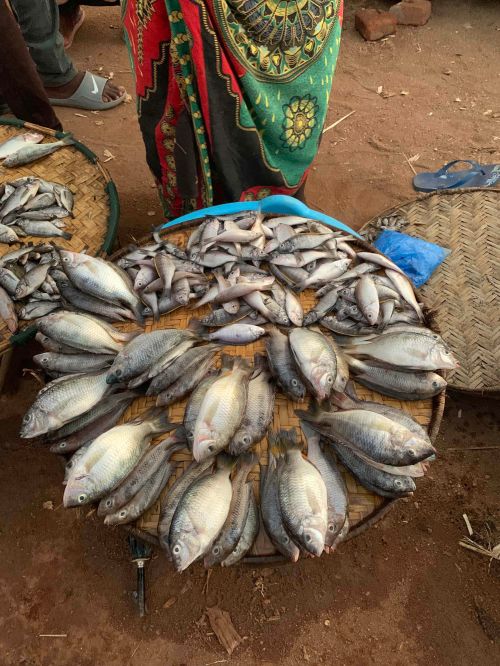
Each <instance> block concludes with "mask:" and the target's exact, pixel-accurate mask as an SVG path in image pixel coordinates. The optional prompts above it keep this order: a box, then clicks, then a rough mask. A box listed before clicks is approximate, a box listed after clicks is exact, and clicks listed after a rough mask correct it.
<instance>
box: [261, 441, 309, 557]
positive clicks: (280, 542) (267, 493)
mask: <svg viewBox="0 0 500 666" xmlns="http://www.w3.org/2000/svg"><path fill="white" fill-rule="evenodd" d="M268 456H269V460H268V464H267V467H264V466H262V465H261V467H260V510H261V514H262V522H263V524H264V528H265V530H266V534H267V535H268V537H269V539H270V540H271V542H272V544H273V545H274V547H275V548H276V549H277V550H278V551H279V552H280V553H281V554H282V555H283V556H284V557H286V558H287V559H288V560H290V561H292V562H297V560H298V559H299V557H300V550H299V547H298V546H297V545H296V544H295V543H294V542H293V541H292V539H291V538H290V535H289V534H288V532H287V530H286V528H285V525H284V523H283V516H282V515H281V508H280V503H279V496H278V472H277V462H276V457H275V456H274V454H273V452H272V451H271V450H269V451H268Z"/></svg>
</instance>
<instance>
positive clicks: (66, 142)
mask: <svg viewBox="0 0 500 666" xmlns="http://www.w3.org/2000/svg"><path fill="white" fill-rule="evenodd" d="M61 141H62V143H63V144H64V145H65V146H72V145H74V143H75V140H74V139H73V135H72V134H69V135H68V136H65V137H64V139H61Z"/></svg>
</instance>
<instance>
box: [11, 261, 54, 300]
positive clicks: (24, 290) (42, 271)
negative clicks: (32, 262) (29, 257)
mask: <svg viewBox="0 0 500 666" xmlns="http://www.w3.org/2000/svg"><path fill="white" fill-rule="evenodd" d="M49 270H50V264H42V265H40V264H39V265H38V266H35V268H32V269H31V270H29V271H27V272H26V273H25V274H24V276H23V277H22V278H21V279H20V280H19V283H18V285H17V287H16V294H15V297H16V299H17V300H20V299H22V298H26V297H27V296H29V295H30V294H32V293H33V292H34V291H36V290H37V289H38V288H39V287H40V285H42V284H43V283H44V282H45V280H46V278H47V274H48V272H49Z"/></svg>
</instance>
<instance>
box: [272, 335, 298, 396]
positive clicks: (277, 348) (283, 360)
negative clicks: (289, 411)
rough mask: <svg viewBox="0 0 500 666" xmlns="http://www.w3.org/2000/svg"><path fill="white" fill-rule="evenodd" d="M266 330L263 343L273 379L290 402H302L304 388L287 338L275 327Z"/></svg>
mask: <svg viewBox="0 0 500 666" xmlns="http://www.w3.org/2000/svg"><path fill="white" fill-rule="evenodd" d="M266 330H267V332H268V337H267V338H266V341H265V345H266V353H267V360H268V363H269V367H270V369H271V372H272V374H273V376H274V378H275V379H276V381H277V382H278V384H279V385H280V386H281V388H282V389H283V391H284V392H285V393H286V394H287V395H288V396H289V397H290V398H291V399H292V400H295V401H300V400H303V399H304V398H305V395H306V387H305V386H304V383H303V381H302V378H301V376H300V375H299V372H298V370H297V367H296V365H295V362H294V360H293V356H292V352H291V350H290V346H289V344H288V337H287V336H286V335H284V334H283V333H281V332H280V331H279V330H278V329H277V328H276V327H275V326H268V327H266Z"/></svg>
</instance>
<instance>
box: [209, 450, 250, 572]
mask: <svg viewBox="0 0 500 666" xmlns="http://www.w3.org/2000/svg"><path fill="white" fill-rule="evenodd" d="M238 462H239V464H238V468H237V471H236V473H235V474H234V476H233V479H232V482H231V485H232V495H231V503H230V505H229V512H228V515H227V518H226V520H225V522H224V525H223V526H222V528H221V530H220V532H219V535H218V536H217V538H216V539H215V541H214V543H213V544H212V545H211V546H210V550H209V551H208V552H207V554H206V555H205V559H204V565H205V568H207V569H208V568H209V567H213V566H214V565H215V564H220V563H221V562H222V561H223V560H225V559H226V557H228V555H230V554H231V553H232V552H233V550H234V549H235V548H236V544H237V543H238V541H239V540H240V537H241V535H242V534H243V529H244V527H245V523H246V521H247V517H248V512H249V510H250V499H251V495H252V484H251V483H247V477H248V474H249V473H250V470H251V469H252V467H253V466H254V465H255V463H256V462H257V456H256V455H255V454H251V453H245V454H243V455H242V456H240V458H238Z"/></svg>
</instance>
